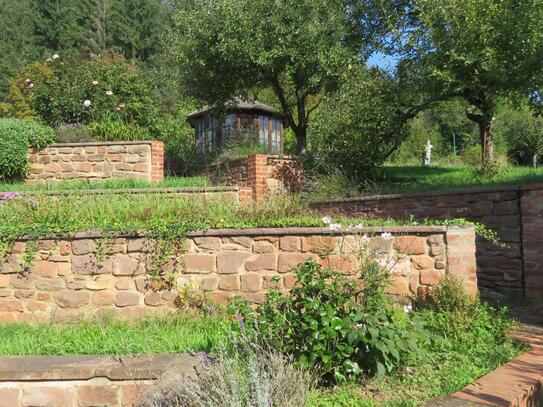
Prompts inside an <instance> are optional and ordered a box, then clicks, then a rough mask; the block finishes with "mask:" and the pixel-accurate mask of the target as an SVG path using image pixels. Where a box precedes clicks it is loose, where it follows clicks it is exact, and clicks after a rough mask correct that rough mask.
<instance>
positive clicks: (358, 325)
mask: <svg viewBox="0 0 543 407" xmlns="http://www.w3.org/2000/svg"><path fill="white" fill-rule="evenodd" d="M354 327H355V328H356V329H361V328H366V324H355V326H354Z"/></svg>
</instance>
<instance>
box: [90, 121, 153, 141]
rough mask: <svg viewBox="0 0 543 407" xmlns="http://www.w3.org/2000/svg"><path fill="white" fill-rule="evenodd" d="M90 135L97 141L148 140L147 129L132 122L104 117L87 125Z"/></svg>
mask: <svg viewBox="0 0 543 407" xmlns="http://www.w3.org/2000/svg"><path fill="white" fill-rule="evenodd" d="M88 128H89V130H90V132H91V134H92V137H93V138H94V139H95V140H98V141H134V140H148V139H149V138H150V136H149V131H148V130H147V129H145V128H143V127H140V126H138V125H137V124H134V123H125V122H124V121H122V120H119V119H113V120H111V119H104V120H102V121H99V122H93V123H90V124H89V126H88Z"/></svg>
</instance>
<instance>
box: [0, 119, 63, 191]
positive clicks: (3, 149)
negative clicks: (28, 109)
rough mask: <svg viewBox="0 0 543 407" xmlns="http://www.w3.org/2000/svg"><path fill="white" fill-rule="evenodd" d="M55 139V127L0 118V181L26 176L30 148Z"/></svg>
mask: <svg viewBox="0 0 543 407" xmlns="http://www.w3.org/2000/svg"><path fill="white" fill-rule="evenodd" d="M54 141H55V132H54V131H53V129H51V128H49V127H46V126H42V125H41V124H38V123H35V122H26V121H22V120H17V119H0V181H7V180H13V179H18V178H22V177H24V175H25V173H26V167H27V156H28V148H29V147H35V148H43V147H45V146H46V145H47V144H50V143H53V142H54Z"/></svg>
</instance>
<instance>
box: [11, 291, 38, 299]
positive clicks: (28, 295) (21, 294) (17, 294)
mask: <svg viewBox="0 0 543 407" xmlns="http://www.w3.org/2000/svg"><path fill="white" fill-rule="evenodd" d="M35 294H36V291H35V290H15V292H14V293H13V295H14V296H15V298H20V299H26V298H32V297H34V295H35Z"/></svg>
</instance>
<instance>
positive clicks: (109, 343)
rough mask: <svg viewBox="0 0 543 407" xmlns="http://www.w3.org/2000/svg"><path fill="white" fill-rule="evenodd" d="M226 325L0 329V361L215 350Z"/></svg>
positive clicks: (169, 321) (154, 322)
mask: <svg viewBox="0 0 543 407" xmlns="http://www.w3.org/2000/svg"><path fill="white" fill-rule="evenodd" d="M229 327H230V323H229V322H228V321H226V320H224V319H222V318H220V317H207V316H198V317H188V316H186V317H176V318H172V317H162V318H152V319H143V320H139V321H137V322H124V321H120V320H113V319H110V320H107V319H106V320H83V321H80V322H77V323H71V324H58V323H49V324H35V325H30V324H3V325H0V338H2V340H1V341H0V355H126V354H150V353H180V352H189V351H206V352H211V351H214V350H216V349H217V348H218V347H219V345H220V344H222V343H224V341H225V340H226V338H227V336H228V333H229V331H230V329H229Z"/></svg>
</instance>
